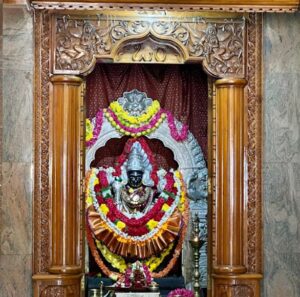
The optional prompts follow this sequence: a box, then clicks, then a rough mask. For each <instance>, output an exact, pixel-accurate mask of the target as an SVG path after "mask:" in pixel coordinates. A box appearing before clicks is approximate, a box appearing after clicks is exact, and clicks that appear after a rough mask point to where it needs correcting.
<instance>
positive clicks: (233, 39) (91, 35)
mask: <svg viewBox="0 0 300 297" xmlns="http://www.w3.org/2000/svg"><path fill="white" fill-rule="evenodd" d="M136 17H137V16H132V17H130V18H128V19H126V17H123V18H122V19H120V18H119V17H117V16H114V15H108V14H98V15H94V16H79V15H76V16H74V15H73V16H72V15H68V16H66V15H61V14H58V15H55V34H54V36H53V38H54V41H53V42H54V46H55V63H54V69H53V72H54V73H60V74H62V73H69V74H70V73H72V74H82V73H88V72H90V71H91V70H92V68H93V66H94V64H95V62H96V59H101V60H103V59H108V60H112V61H116V62H118V61H120V60H121V61H122V62H127V63H138V62H149V63H161V62H166V61H171V62H173V63H184V62H186V61H197V60H199V61H203V66H204V67H205V68H206V70H207V71H208V72H209V73H210V74H212V75H214V76H216V77H226V76H238V77H243V76H244V63H243V61H244V52H245V51H244V48H245V44H244V43H245V42H244V35H245V33H244V32H245V30H244V29H245V20H244V18H243V17H237V18H234V19H217V18H216V19H213V18H209V19H208V18H204V17H201V16H197V17H195V16H193V17H192V16H191V17H189V16H187V17H184V18H183V17H173V18H172V19H168V18H159V19H157V18H152V17H149V16H148V17H147V15H146V16H143V17H141V16H140V18H139V20H137V19H135V18H136ZM162 19H163V20H162ZM144 43H147V47H146V49H145V44H144ZM142 44H143V45H142ZM142 46H143V47H144V48H142V49H141V47H142ZM129 49H131V50H129ZM134 49H135V50H134ZM124 57H125V58H124Z"/></svg>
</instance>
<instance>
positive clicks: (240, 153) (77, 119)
mask: <svg viewBox="0 0 300 297" xmlns="http://www.w3.org/2000/svg"><path fill="white" fill-rule="evenodd" d="M118 5H119V6H121V4H118ZM79 6H81V7H79ZM32 7H33V9H34V11H35V12H34V20H35V23H34V24H35V25H34V29H35V45H36V46H35V101H34V102H35V108H34V115H35V165H34V168H35V175H34V181H35V187H34V212H33V214H34V215H33V226H34V227H33V228H34V236H33V237H34V238H33V243H34V244H33V254H34V255H33V259H34V260H33V286H34V296H44V297H46V296H80V294H82V283H83V272H84V263H83V261H84V249H83V247H84V198H83V170H84V109H83V106H84V102H83V101H84V100H83V99H84V93H85V84H84V77H85V76H86V75H87V74H88V73H90V72H91V71H92V70H93V67H94V65H95V62H96V60H107V59H108V60H111V61H119V62H120V61H121V62H131V63H132V62H137V61H135V60H133V53H132V52H131V51H130V50H129V51H126V49H127V48H130V44H131V43H132V42H135V43H136V42H140V44H141V45H143V43H146V42H147V44H148V45H150V47H151V46H152V45H153V44H154V43H153V44H152V43H151V40H153V39H155V42H156V43H157V42H158V43H161V44H162V46H163V49H164V50H165V59H166V60H165V61H166V62H167V63H168V61H169V63H170V61H174V59H175V58H174V57H176V59H179V61H178V63H185V62H197V63H201V64H202V65H203V68H204V69H205V71H206V72H207V73H208V74H209V75H210V76H213V77H214V79H215V81H214V83H213V88H212V94H211V95H212V96H211V97H212V98H213V100H212V109H211V118H212V134H211V135H210V136H211V149H212V156H211V164H210V165H211V170H210V171H211V175H212V176H211V177H212V183H211V184H212V188H211V191H212V198H211V201H210V207H209V209H210V211H209V224H210V235H209V246H210V248H209V253H210V262H209V283H208V290H209V294H210V296H212V297H219V296H235V297H248V296H249V297H252V296H253V297H257V296H260V279H261V278H262V197H261V32H262V22H261V19H262V18H261V15H260V14H258V13H250V14H248V13H247V14H232V13H222V14H220V13H216V12H214V13H207V12H203V11H192V12H189V13H188V12H187V11H186V10H188V11H189V10H190V9H189V8H190V7H191V5H190V4H180V7H182V8H183V9H182V10H184V11H185V13H184V14H183V13H182V12H181V9H180V7H179V6H178V5H175V6H174V7H173V8H172V6H170V5H165V4H162V5H159V6H153V5H152V6H151V7H150V6H149V5H145V7H146V8H147V9H148V8H149V9H150V8H151V9H150V11H155V10H156V9H155V8H157V10H158V11H159V10H163V9H164V8H167V10H168V12H169V16H168V19H169V21H176V22H177V23H178V22H179V23H180V22H181V23H180V24H181V25H182V28H185V29H186V31H187V32H185V33H186V34H190V33H191V32H189V31H188V30H189V29H187V28H189V26H187V25H186V22H189V20H188V15H189V14H190V16H192V18H193V19H195V20H198V21H199V20H200V18H201V20H202V21H203V20H205V22H204V23H205V24H206V25H205V26H206V27H205V26H204V28H203V24H202V25H201V26H202V27H199V28H198V27H197V28H198V29H199V30H200V31H201V32H202V33H203V34H204V35H205V38H206V39H205V41H204V43H205V44H206V45H207V47H206V49H205V51H203V49H199V51H198V52H197V46H198V43H193V44H191V43H187V42H185V43H184V42H183V41H182V40H181V39H180V38H181V37H182V35H180V36H178V35H176V32H175V33H174V34H173V35H172V36H170V35H168V36H163V33H162V32H156V31H155V30H154V29H153V28H150V29H149V30H150V31H149V30H148V31H147V32H146V31H145V32H140V31H139V32H137V33H136V34H132V33H126V34H125V35H124V36H122V38H120V39H117V38H115V39H112V38H108V39H105V42H106V43H105V46H106V49H105V51H106V52H104V53H103V52H101V50H102V51H104V50H103V49H97V52H95V50H87V48H86V47H85V45H86V43H85V44H82V43H81V41H80V38H77V37H74V38H73V37H72V38H71V39H70V40H69V41H70V42H71V46H70V44H67V43H64V38H65V37H66V34H65V33H66V29H65V26H66V22H69V21H70V22H72V18H73V19H77V20H79V21H78V23H77V25H78V26H79V27H80V26H84V24H87V23H89V24H91V27H88V28H87V32H89V36H88V39H87V40H88V41H87V42H88V43H89V44H88V45H92V46H91V47H88V48H93V49H94V48H95V47H94V45H95V44H93V43H95V40H97V42H98V41H99V40H98V39H97V38H98V37H97V36H95V35H93V34H94V33H93V34H91V32H94V31H93V28H95V26H97V18H98V16H97V15H98V14H99V13H101V14H102V15H103V14H104V15H105V14H110V11H111V10H107V5H105V4H103V5H102V6H101V5H100V4H89V3H81V4H78V3H63V2H61V3H55V4H52V6H51V3H50V4H49V3H46V4H45V3H42V2H39V1H36V2H33V3H32ZM95 7H96V8H95ZM122 7H123V9H124V8H127V9H128V13H125V14H124V13H123V12H122V13H118V12H117V10H116V6H114V9H115V10H113V11H114V14H116V13H117V14H118V17H117V18H108V20H111V22H114V21H116V19H118V20H119V19H120V18H121V19H123V20H125V21H126V22H127V23H126V22H125V23H126V24H127V25H128V24H129V25H130V22H131V21H132V20H138V19H139V18H141V14H140V13H137V12H136V11H135V10H134V9H131V7H136V6H132V5H129V4H128V5H127V4H122ZM138 7H139V8H138V9H143V6H141V5H139V6H138ZM145 7H144V8H145ZM204 7H205V8H209V6H204ZM216 7H219V8H220V10H224V8H223V6H222V5H220V4H219V5H217V6H216ZM221 7H222V9H221ZM95 9H96V10H95ZM243 9H245V8H243ZM237 10H238V8H237ZM156 14H157V12H156ZM155 17H157V15H155ZM197 17H198V19H197ZM157 18H158V21H159V20H160V16H159V13H158V17H157ZM161 18H162V19H163V17H161ZM230 20H234V21H230ZM235 20H237V22H236V23H235ZM165 21H166V20H165ZM196 22H197V21H196ZM198 23H201V22H198ZM198 23H197V24H198ZM197 24H196V23H195V24H194V25H195V26H198V25H197ZM222 24H223V25H226V24H227V25H228V24H229V25H232V28H233V29H232V30H240V29H241V30H242V33H241V35H239V36H240V40H239V41H238V43H237V44H241V51H240V52H239V54H237V51H236V50H237V49H236V48H235V47H233V48H229V46H228V47H226V46H225V45H222V41H221V39H220V38H219V36H217V38H219V39H218V42H219V43H217V45H216V44H215V45H216V46H214V45H213V43H212V45H210V41H209V39H210V37H212V36H211V35H210V34H214V33H210V31H209V30H208V27H209V26H212V27H214V26H215V27H218V26H221V25H222ZM59 26H62V27H59ZM87 26H89V25H87ZM114 26H115V24H112V27H114ZM199 26H200V25H199ZM125 27H126V26H125ZM193 28H194V29H195V27H193ZM81 29H82V28H81ZM81 29H80V30H81ZM90 29H91V30H90ZM123 30H125V31H126V28H123ZM221 31H222V30H220V31H217V32H221ZM230 32H231V31H230ZM232 32H236V31H232ZM232 32H231V33H232ZM218 34H219V33H218ZM220 34H221V33H220ZM234 34H236V33H234ZM67 36H68V38H69V37H70V36H71V35H68V34H67ZM72 36H73V35H72ZM149 38H150V39H149ZM201 40H202V39H201ZM85 41H86V40H85ZM107 43H108V45H107ZM204 43H203V44H204ZM151 44H152V45H151ZM203 44H202V46H203ZM237 44H235V46H237V47H239V46H238V45H237ZM75 46H76V47H75ZM209 46H210V47H209ZM221 47H223V48H222V51H219V49H220V48H221ZM107 48H108V49H107ZM153 49H154V48H153ZM154 50H155V49H154ZM224 50H225V53H228V55H227V56H230V55H229V53H231V54H232V55H233V56H232V57H233V58H234V59H233V60H230V59H229V60H226V61H225V59H223V60H222V58H221V60H222V61H219V62H220V63H221V64H222V65H224V67H223V68H222V67H219V66H218V65H219V64H220V63H219V62H218V59H219V57H220V54H221V52H222V55H223V54H224ZM124 52H125V55H124V54H123V53H124ZM120 53H121V54H120ZM218 55H219V56H218ZM239 55H240V56H239ZM153 56H155V55H153ZM238 56H239V58H237V57H238ZM178 57H179V58H178ZM223 57H225V55H224V56H223ZM117 59H118V60H117ZM120 59H121V60H120ZM172 59H173V60H172ZM138 62H142V60H141V61H138ZM148 62H151V63H157V62H160V63H162V62H164V61H158V60H155V59H154V60H152V61H148ZM233 62H235V63H233ZM218 63H219V64H218ZM216 65H217V66H218V67H217V66H216ZM225 115H226V116H225Z"/></svg>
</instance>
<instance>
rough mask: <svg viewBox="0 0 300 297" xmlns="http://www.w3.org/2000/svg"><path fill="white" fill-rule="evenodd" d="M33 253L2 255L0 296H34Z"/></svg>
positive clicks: (0, 256) (0, 262) (0, 260)
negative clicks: (32, 279) (32, 278)
mask: <svg viewBox="0 0 300 297" xmlns="http://www.w3.org/2000/svg"><path fill="white" fill-rule="evenodd" d="M31 261H32V257H31V255H22V256H20V255H9V256H7V255H5V256H4V255H0V297H19V296H20V297H29V296H32V285H31V284H32V281H31V275H32V269H31Z"/></svg>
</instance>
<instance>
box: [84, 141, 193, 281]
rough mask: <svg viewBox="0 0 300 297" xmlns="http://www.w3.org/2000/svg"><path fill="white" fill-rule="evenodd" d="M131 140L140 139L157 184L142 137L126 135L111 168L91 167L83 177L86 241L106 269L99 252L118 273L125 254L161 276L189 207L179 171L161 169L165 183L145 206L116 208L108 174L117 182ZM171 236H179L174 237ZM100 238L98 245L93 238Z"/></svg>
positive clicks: (179, 244)
mask: <svg viewBox="0 0 300 297" xmlns="http://www.w3.org/2000/svg"><path fill="white" fill-rule="evenodd" d="M136 141H138V142H139V143H140V144H141V145H142V147H143V149H144V151H145V152H146V153H147V157H148V159H149V160H151V164H152V172H151V177H153V180H154V181H155V182H154V187H156V186H157V184H158V175H157V166H156V164H155V159H154V157H153V156H152V153H151V150H150V149H149V147H148V146H147V144H146V142H145V140H144V139H143V138H141V139H138V140H134V141H133V140H132V139H129V140H128V142H127V143H126V145H125V147H124V151H123V153H122V155H121V156H120V157H119V158H118V159H117V166H116V167H115V168H111V167H109V168H103V167H100V168H92V169H91V170H90V171H89V172H88V173H87V177H86V209H87V224H86V227H87V230H88V231H87V233H88V234H90V235H89V236H88V242H89V245H90V248H91V251H92V254H93V256H94V258H95V259H96V262H97V264H98V265H99V266H100V268H101V269H102V271H103V272H104V273H105V274H107V275H113V276H114V275H115V274H114V273H113V272H112V271H111V270H110V269H109V268H107V267H106V265H105V264H104V262H103V261H102V259H101V257H100V254H101V255H102V257H103V258H104V259H105V260H106V262H108V263H110V264H111V266H112V267H113V268H115V269H116V270H117V271H119V273H123V272H124V265H125V264H124V263H126V261H128V259H129V258H138V259H140V260H141V261H142V262H143V263H144V264H146V265H147V266H148V267H149V269H150V271H151V273H152V276H153V277H162V276H164V275H166V274H167V273H168V271H170V269H171V268H172V267H173V265H174V264H175V262H176V259H177V258H178V256H179V255H180V250H181V247H182V243H183V238H184V236H185V233H186V227H187V222H188V213H189V211H188V201H187V199H186V195H185V191H186V189H185V185H184V181H183V178H182V175H181V173H180V172H179V171H172V170H171V171H169V172H165V173H164V176H163V178H164V180H165V183H164V184H165V186H164V189H163V190H162V191H161V192H159V193H157V196H156V198H155V200H154V201H153V204H152V205H151V207H150V208H149V209H147V211H146V212H144V213H138V214H137V213H132V214H129V213H123V212H121V211H120V209H119V208H118V206H117V204H116V201H115V200H114V196H113V192H112V190H111V186H110V184H111V182H112V180H115V181H117V182H118V183H120V184H122V176H121V166H122V165H123V164H124V162H125V161H126V159H127V157H128V153H129V152H130V150H131V147H132V145H133V143H134V142H136ZM176 238H178V240H176V243H174V242H175V239H176ZM100 241H101V245H100V244H99V243H98V242H100ZM95 242H96V244H95ZM102 246H105V247H106V248H107V249H104V248H103V247H102ZM171 251H172V254H173V257H172V258H171V260H170V262H169V263H168V265H167V266H166V267H165V268H164V269H163V270H161V271H158V272H156V271H155V270H156V269H157V268H158V267H159V265H160V264H161V263H162V261H163V260H164V259H165V257H166V256H168V255H169V254H170V253H171ZM99 252H100V254H99ZM154 255H156V256H154ZM157 255H159V256H157ZM120 259H123V260H124V261H125V262H124V261H123V260H122V261H121V260H120ZM118 263H119V264H118ZM127 264H128V263H127Z"/></svg>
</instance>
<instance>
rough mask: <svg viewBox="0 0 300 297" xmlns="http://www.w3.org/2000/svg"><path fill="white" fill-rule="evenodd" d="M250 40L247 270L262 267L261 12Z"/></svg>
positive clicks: (254, 20)
mask: <svg viewBox="0 0 300 297" xmlns="http://www.w3.org/2000/svg"><path fill="white" fill-rule="evenodd" d="M247 30H248V34H247V35H248V40H247V53H248V55H247V80H248V84H247V87H246V92H247V97H248V108H247V110H248V114H247V115H248V129H247V133H248V146H247V161H248V205H247V216H248V218H247V220H245V222H247V224H246V226H245V229H246V230H247V231H246V232H247V233H248V240H247V249H248V252H247V253H246V255H247V270H248V272H252V273H254V272H258V273H260V272H261V269H262V255H261V253H262V249H261V245H262V240H261V239H262V233H261V230H262V213H261V209H262V202H261V147H262V144H261V137H260V135H261V133H262V124H261V104H262V103H261V15H258V14H250V15H249V21H248V29H247Z"/></svg>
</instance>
